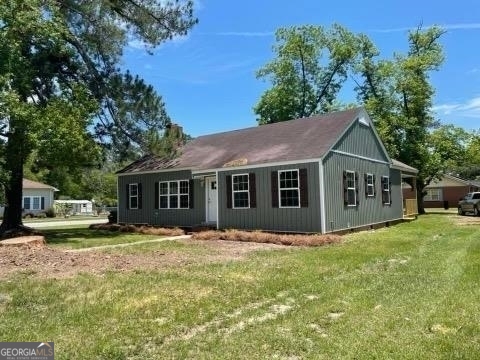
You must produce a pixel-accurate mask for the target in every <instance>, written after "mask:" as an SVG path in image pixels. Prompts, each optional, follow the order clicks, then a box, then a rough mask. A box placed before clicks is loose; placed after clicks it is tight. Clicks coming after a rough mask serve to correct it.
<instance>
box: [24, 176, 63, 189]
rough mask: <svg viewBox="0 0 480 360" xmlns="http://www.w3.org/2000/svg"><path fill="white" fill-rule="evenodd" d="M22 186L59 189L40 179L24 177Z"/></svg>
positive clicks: (25, 187) (26, 187)
mask: <svg viewBox="0 0 480 360" xmlns="http://www.w3.org/2000/svg"><path fill="white" fill-rule="evenodd" d="M22 188H23V189H51V190H53V191H58V189H56V188H54V187H53V186H50V185H47V184H43V183H41V182H38V181H33V180H28V179H25V178H24V179H23V181H22Z"/></svg>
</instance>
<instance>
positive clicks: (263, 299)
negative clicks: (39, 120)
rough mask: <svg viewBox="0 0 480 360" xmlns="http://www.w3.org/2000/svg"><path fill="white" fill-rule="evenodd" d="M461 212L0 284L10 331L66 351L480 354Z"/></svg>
mask: <svg viewBox="0 0 480 360" xmlns="http://www.w3.org/2000/svg"><path fill="white" fill-rule="evenodd" d="M454 220H455V215H441V214H433V215H425V216H422V217H420V218H419V220H417V221H413V222H410V223H405V224H401V225H397V226H394V227H390V228H385V229H381V230H377V231H375V232H363V233H356V234H352V235H349V236H347V237H346V241H345V242H344V243H343V244H340V245H332V246H328V247H324V248H305V249H300V248H288V249H286V250H283V251H282V250H280V251H263V252H258V253H255V254H253V255H250V256H249V257H248V258H247V259H246V260H242V261H229V262H222V263H213V264H207V265H185V266H178V267H170V268H168V269H167V270H162V271H143V270H140V269H139V270H137V271H134V272H121V273H120V272H109V273H107V274H105V275H103V276H95V275H88V274H82V275H78V276H76V277H74V278H67V279H61V280H53V279H50V280H48V279H38V278H36V277H34V276H32V277H29V276H27V275H25V274H23V275H16V276H14V277H12V278H11V279H10V280H8V281H2V282H0V316H1V321H0V339H2V341H20V340H23V341H55V350H56V354H55V355H56V359H215V358H217V359H265V358H268V359H478V358H480V311H479V299H480V286H479V284H480V226H478V225H465V226H457V225H455V224H454ZM57 240H58V242H60V240H61V236H60V235H58V238H57ZM91 240H92V239H91ZM49 241H50V242H52V241H54V240H52V238H49ZM189 246H191V248H192V251H194V249H195V247H199V245H194V244H191V245H185V243H178V244H177V243H174V242H168V243H157V244H152V249H163V251H164V252H168V251H175V249H176V248H177V247H179V248H185V247H189ZM135 248H136V247H129V248H128V252H129V253H131V252H132V251H136V250H135ZM145 248H146V245H145V244H144V245H142V246H140V247H139V249H138V251H145ZM110 251H111V250H110ZM122 251H127V250H126V249H119V250H118V252H119V253H121V252H122ZM199 256H200V255H199Z"/></svg>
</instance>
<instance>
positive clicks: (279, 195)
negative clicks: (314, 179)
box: [277, 169, 301, 209]
mask: <svg viewBox="0 0 480 360" xmlns="http://www.w3.org/2000/svg"><path fill="white" fill-rule="evenodd" d="M293 171H296V172H297V184H298V187H292V188H282V187H281V186H280V174H281V173H284V172H293ZM277 176H278V179H277V181H278V207H279V208H281V209H298V208H300V204H301V201H300V171H299V169H286V170H278V175H277ZM282 190H297V191H298V206H282Z"/></svg>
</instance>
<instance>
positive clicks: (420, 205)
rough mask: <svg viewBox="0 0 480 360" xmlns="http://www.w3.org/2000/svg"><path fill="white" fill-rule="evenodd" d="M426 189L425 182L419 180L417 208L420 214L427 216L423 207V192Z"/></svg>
mask: <svg viewBox="0 0 480 360" xmlns="http://www.w3.org/2000/svg"><path fill="white" fill-rule="evenodd" d="M424 189H425V185H424V183H423V181H419V180H417V207H418V213H419V214H420V215H421V214H425V207H424V206H423V196H424V195H425V194H424V193H423V190H424Z"/></svg>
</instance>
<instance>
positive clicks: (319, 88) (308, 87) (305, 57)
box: [254, 24, 358, 124]
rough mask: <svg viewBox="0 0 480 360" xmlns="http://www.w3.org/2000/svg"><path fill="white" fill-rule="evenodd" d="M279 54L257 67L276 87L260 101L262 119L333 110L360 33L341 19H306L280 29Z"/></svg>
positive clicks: (263, 121) (265, 121)
mask: <svg viewBox="0 0 480 360" xmlns="http://www.w3.org/2000/svg"><path fill="white" fill-rule="evenodd" d="M276 42H277V43H276V45H275V46H274V48H273V49H274V52H275V53H276V58H275V59H274V60H272V61H271V62H269V63H268V64H266V65H265V66H264V67H262V68H261V69H260V70H258V72H257V78H260V79H268V80H270V81H271V82H272V88H270V89H268V90H267V91H265V93H264V94H263V95H262V96H261V98H260V101H259V102H258V103H257V105H255V107H254V112H255V113H256V114H257V116H258V117H257V121H258V123H259V124H269V123H274V122H278V121H285V120H291V119H296V118H302V117H306V116H310V115H312V114H317V113H321V112H328V111H331V110H332V109H333V108H336V107H338V101H337V99H336V98H337V95H338V92H339V91H340V89H341V86H342V84H343V82H344V81H345V80H346V79H347V71H348V68H349V67H350V65H351V63H352V61H353V60H354V59H355V58H356V56H357V51H358V48H357V43H358V39H357V36H356V35H354V34H353V33H351V32H350V31H348V30H347V29H345V28H344V27H342V26H340V25H337V24H336V25H333V26H332V28H331V29H329V30H325V29H324V28H323V27H321V26H313V25H305V26H299V27H291V28H280V29H278V30H277V32H276Z"/></svg>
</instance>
